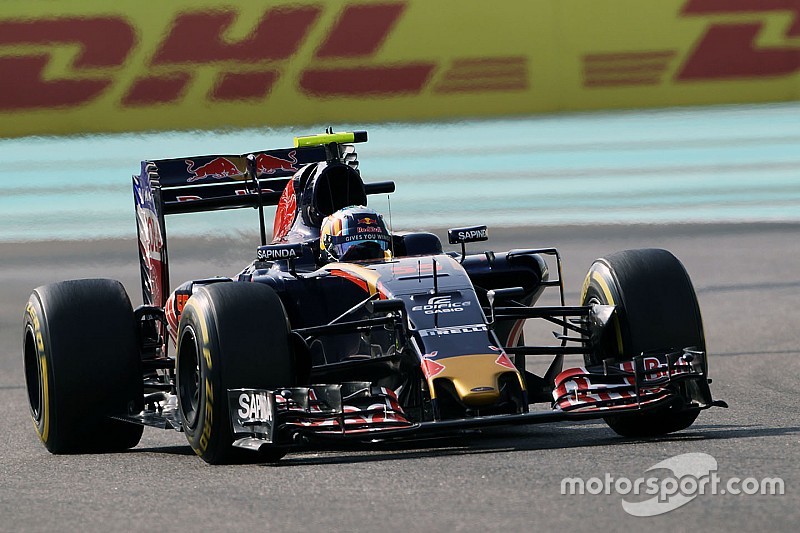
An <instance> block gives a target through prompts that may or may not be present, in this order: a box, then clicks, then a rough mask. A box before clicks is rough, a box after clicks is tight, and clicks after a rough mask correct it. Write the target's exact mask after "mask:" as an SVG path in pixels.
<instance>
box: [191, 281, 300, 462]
mask: <svg viewBox="0 0 800 533" xmlns="http://www.w3.org/2000/svg"><path fill="white" fill-rule="evenodd" d="M289 331H290V330H289V322H288V320H287V318H286V312H285V310H284V308H283V304H282V303H281V300H280V298H279V297H278V295H277V294H276V293H275V291H274V290H272V288H271V287H268V286H266V285H261V284H258V283H239V282H231V283H215V284H213V285H207V286H205V287H202V288H200V289H198V290H197V291H196V292H195V293H194V294H193V295H192V297H191V298H190V299H189V301H188V302H187V303H186V306H185V307H184V309H183V312H182V314H181V320H180V324H179V326H178V348H177V361H176V368H177V372H176V379H177V388H178V404H179V407H180V411H181V415H182V416H183V429H184V432H185V433H186V438H187V439H188V441H189V444H190V445H191V447H192V449H193V450H194V451H195V453H196V454H197V455H199V456H200V457H201V458H202V459H203V460H204V461H206V462H207V463H211V464H221V463H230V462H236V461H240V460H242V459H246V457H247V456H246V455H244V454H246V453H248V452H244V454H243V453H239V452H240V451H241V450H238V449H236V448H234V447H233V446H232V444H233V440H234V439H233V432H232V429H231V422H230V419H229V416H230V415H229V410H228V392H227V391H228V389H238V388H260V389H275V388H282V387H291V386H293V385H294V384H295V361H294V357H293V353H292V346H291V342H290V338H289ZM250 453H252V452H250ZM284 454H285V452H284V451H283V450H281V449H280V448H270V449H269V450H268V451H267V452H265V453H264V454H262V456H261V458H262V459H265V460H268V461H276V460H278V459H280V458H281V457H282V456H283V455H284Z"/></svg>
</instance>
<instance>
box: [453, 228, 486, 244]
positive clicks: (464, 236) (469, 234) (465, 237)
mask: <svg viewBox="0 0 800 533" xmlns="http://www.w3.org/2000/svg"><path fill="white" fill-rule="evenodd" d="M458 238H459V239H460V240H462V241H472V240H478V239H485V238H486V228H483V229H473V230H467V231H459V232H458Z"/></svg>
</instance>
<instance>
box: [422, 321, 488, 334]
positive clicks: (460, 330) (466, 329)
mask: <svg viewBox="0 0 800 533" xmlns="http://www.w3.org/2000/svg"><path fill="white" fill-rule="evenodd" d="M479 331H489V329H488V327H487V326H486V325H485V324H475V325H472V326H458V327H452V328H433V329H421V330H419V335H420V337H445V336H449V335H462V334H464V333H476V332H479Z"/></svg>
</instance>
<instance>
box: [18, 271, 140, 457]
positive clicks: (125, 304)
mask: <svg viewBox="0 0 800 533" xmlns="http://www.w3.org/2000/svg"><path fill="white" fill-rule="evenodd" d="M23 356H24V365H25V382H26V385H27V390H28V400H29V405H30V409H31V416H32V418H33V423H34V426H35V428H36V433H37V435H38V436H39V438H40V439H41V441H42V442H43V443H44V445H45V447H47V449H48V450H49V451H50V452H52V453H85V452H102V451H118V450H125V449H127V448H132V447H134V446H136V444H138V443H139V439H140V438H141V436H142V430H143V427H142V426H140V425H137V424H131V423H128V422H122V421H119V420H114V419H111V418H109V417H110V416H112V415H123V416H124V415H127V414H134V413H139V412H140V411H141V410H142V408H143V401H144V392H143V385H142V371H141V360H140V357H139V350H138V340H137V332H136V320H135V318H134V314H133V309H132V308H131V303H130V300H129V299H128V295H127V294H126V293H125V289H124V288H123V287H122V284H121V283H119V282H118V281H113V280H108V279H83V280H74V281H64V282H60V283H55V284H52V285H45V286H43V287H39V288H37V289H35V290H34V291H33V294H31V297H30V299H29V300H28V305H27V306H26V308H25V316H24V338H23Z"/></svg>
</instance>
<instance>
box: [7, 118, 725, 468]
mask: <svg viewBox="0 0 800 533" xmlns="http://www.w3.org/2000/svg"><path fill="white" fill-rule="evenodd" d="M366 140H367V134H366V132H363V131H357V132H345V133H334V132H333V131H331V130H328V131H327V132H326V133H324V134H319V135H311V136H305V137H297V138H295V142H294V146H293V147H291V148H285V149H276V150H266V151H261V152H255V153H250V154H240V155H207V156H199V157H184V158H176V159H160V160H152V161H143V162H142V163H141V172H140V173H139V174H138V175H134V176H133V193H134V200H135V210H136V221H137V227H138V241H139V259H140V266H141V279H142V297H143V302H144V304H143V305H141V306H139V307H137V308H135V309H133V308H132V305H131V302H130V299H129V297H128V295H127V294H126V292H125V289H124V288H123V286H122V284H121V283H119V282H117V281H113V280H107V279H84V280H73V281H64V282H60V283H55V284H52V285H46V286H42V287H39V288H37V289H35V290H34V291H33V294H32V295H31V297H30V299H29V301H28V304H27V307H26V310H25V314H24V349H23V352H24V365H25V376H26V384H27V390H28V397H29V400H30V408H31V414H32V418H33V422H34V426H35V428H36V432H37V434H38V436H39V438H40V439H41V441H42V442H43V443H44V445H45V446H46V448H47V449H48V450H49V451H51V452H53V453H76V452H88V451H113V450H124V449H127V448H131V447H133V446H136V445H137V443H138V442H139V440H140V438H141V436H142V432H143V427H144V426H153V427H158V428H162V429H172V430H177V431H180V432H183V433H184V434H185V435H186V438H187V439H188V442H189V444H190V446H191V447H192V449H193V450H194V451H195V452H196V453H197V455H199V456H200V457H201V458H202V459H204V460H205V461H207V462H208V463H212V464H216V463H225V462H229V461H233V460H238V458H240V457H241V455H242V454H243V453H244V454H247V453H251V454H253V456H254V457H258V458H260V459H261V460H264V461H275V460H278V459H280V458H281V457H283V456H284V455H285V454H286V453H288V452H291V451H292V450H296V449H299V448H302V447H307V446H313V444H314V443H315V442H320V441H325V440H328V441H331V440H333V441H348V440H355V441H386V440H392V439H400V438H413V437H418V436H422V435H428V434H431V433H442V432H458V431H461V430H464V429H474V428H482V427H488V426H497V425H512V424H533V423H543V422H555V421H578V420H586V419H594V418H602V419H604V420H605V421H606V422H607V423H608V425H609V426H610V427H611V428H612V429H613V430H614V431H615V432H617V433H618V434H620V435H623V436H627V437H651V436H657V435H662V434H665V433H670V432H674V431H678V430H681V429H684V428H687V427H689V426H690V425H691V424H692V423H693V422H694V420H695V419H696V418H697V416H698V413H699V412H700V411H702V410H704V409H707V408H710V407H712V406H721V407H726V405H725V403H724V402H722V401H718V400H713V399H712V396H711V391H710V388H709V379H708V358H707V354H706V347H705V338H704V333H703V324H702V319H701V315H700V309H699V306H698V302H697V298H696V295H695V291H694V289H693V286H692V283H691V281H690V279H689V276H688V274H687V272H686V270H685V269H684V267H683V265H682V264H681V262H680V261H679V260H678V259H677V258H676V257H675V256H674V255H672V254H671V253H670V252H668V251H665V250H659V249H641V250H627V251H623V252H618V253H614V254H611V255H608V256H606V257H604V258H601V259H597V260H596V261H595V262H594V263H593V264H592V266H591V268H590V269H589V271H588V274H587V275H586V279H585V281H584V284H583V288H582V290H581V299H580V302H579V303H578V304H577V305H566V303H565V296H564V294H565V289H564V283H563V281H562V275H561V274H562V263H561V256H560V254H559V252H558V251H557V250H556V249H554V248H519V249H514V250H510V251H504V252H496V251H480V252H473V253H468V252H467V245H468V244H469V245H470V247H474V246H480V245H479V244H474V243H482V242H484V241H486V240H487V239H488V229H487V227H486V226H483V225H475V226H471V227H459V228H452V229H450V230H448V232H447V240H448V244H449V245H451V246H450V248H451V249H445V247H444V246H443V245H442V242H441V240H440V238H439V237H438V236H437V235H436V234H434V233H430V232H395V233H391V232H389V231H388V230H387V224H386V222H385V221H384V220H383V215H382V214H380V213H377V212H376V211H374V210H373V209H371V208H370V207H369V206H368V196H370V195H373V194H389V193H391V192H393V191H394V189H395V184H394V183H393V182H378V183H365V182H364V181H363V179H362V176H361V173H360V171H359V168H358V167H359V165H358V157H357V154H356V151H355V145H356V144H357V143H360V142H365V141H366ZM265 206H277V208H276V214H275V218H274V223H273V228H272V237H271V239H270V240H269V242H268V240H267V228H266V226H267V225H266V220H265V214H264V208H265ZM236 208H254V209H256V210H258V220H259V222H260V227H259V230H260V231H259V237H260V243H259V245H258V246H255V247H254V248H255V249H254V250H253V260H252V262H251V263H250V264H248V265H246V266H245V267H244V268H243V269H241V270H240V271H239V272H238V273H236V274H234V275H232V276H227V277H214V278H208V279H197V280H191V281H187V282H185V283H182V284H180V285H178V286H177V287H176V288H174V290H171V285H170V279H169V262H168V253H167V252H168V249H167V233H166V224H165V219H166V217H167V216H169V215H174V214H178V213H196V212H204V211H215V210H223V209H236ZM551 270H555V272H551ZM545 291H557V292H558V295H559V298H560V300H559V301H560V305H556V306H546V305H539V304H538V302H539V300H540V297H541V296H542V294H543V293H544V292H545ZM528 320H537V321H544V322H545V323H548V324H550V325H551V326H552V328H554V329H555V330H556V331H554V332H553V333H554V339H555V340H550V341H548V340H547V339H544V340H543V341H541V342H538V343H528V341H529V340H530V339H528V338H526V337H525V334H524V333H523V326H524V325H525V323H526V321H528ZM572 354H576V355H582V356H583V358H584V361H585V365H584V366H582V367H575V368H564V357H565V356H567V355H572ZM527 355H539V356H548V355H549V356H552V362H551V363H550V364H549V368H548V369H547V371H546V372H545V373H544V374H543V375H537V374H535V373H533V372H531V371H529V370H528V369H527V368H526V356H527Z"/></svg>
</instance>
